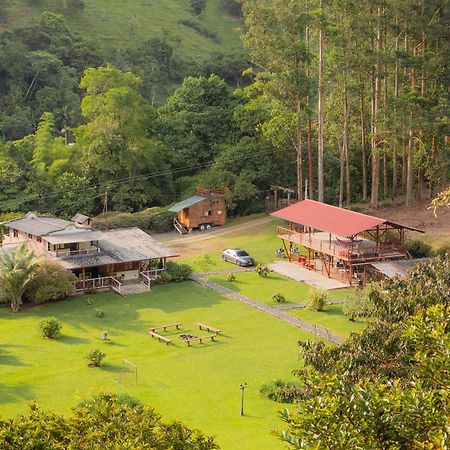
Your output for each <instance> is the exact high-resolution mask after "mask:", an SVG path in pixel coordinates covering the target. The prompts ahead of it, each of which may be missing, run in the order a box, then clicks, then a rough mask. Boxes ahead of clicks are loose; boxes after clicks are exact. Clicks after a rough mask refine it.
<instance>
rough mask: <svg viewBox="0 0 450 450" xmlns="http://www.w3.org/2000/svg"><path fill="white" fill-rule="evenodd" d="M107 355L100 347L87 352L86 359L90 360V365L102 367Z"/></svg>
mask: <svg viewBox="0 0 450 450" xmlns="http://www.w3.org/2000/svg"><path fill="white" fill-rule="evenodd" d="M105 357H106V353H105V352H102V351H101V350H99V349H98V348H96V349H94V350H91V351H89V352H88V353H87V354H86V359H87V360H88V361H89V364H88V366H89V367H100V366H101V365H102V364H103V360H104V359H105Z"/></svg>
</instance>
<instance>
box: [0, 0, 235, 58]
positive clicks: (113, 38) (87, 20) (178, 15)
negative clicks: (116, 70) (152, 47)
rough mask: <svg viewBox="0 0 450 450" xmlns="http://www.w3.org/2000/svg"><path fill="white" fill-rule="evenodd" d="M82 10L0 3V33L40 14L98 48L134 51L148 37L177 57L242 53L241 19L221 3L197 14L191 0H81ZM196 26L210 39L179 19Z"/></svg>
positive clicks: (37, 0) (56, 4)
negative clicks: (54, 16) (60, 19)
mask: <svg viewBox="0 0 450 450" xmlns="http://www.w3.org/2000/svg"><path fill="white" fill-rule="evenodd" d="M81 3H83V4H84V7H83V8H79V9H78V8H68V6H67V1H65V0H3V1H0V8H1V10H2V11H1V13H0V32H2V31H7V30H12V29H17V28H22V27H27V26H30V25H33V24H34V23H35V22H37V21H38V20H39V16H40V14H41V13H42V12H43V11H51V12H55V13H59V14H62V15H64V17H65V19H66V22H67V24H68V26H69V27H70V29H71V30H73V31H74V32H77V33H79V34H80V35H82V36H83V37H84V38H85V39H91V40H95V42H96V44H97V45H98V46H99V49H101V50H106V51H108V50H114V49H117V48H133V47H135V46H136V45H139V44H140V43H142V42H144V41H146V40H148V39H152V38H159V39H166V40H168V41H169V42H171V43H172V45H173V46H174V48H175V49H176V52H177V54H178V55H179V56H181V57H186V58H190V59H197V58H198V59H205V58H208V56H210V55H211V54H213V53H217V52H219V53H234V52H239V51H240V52H242V43H241V41H240V39H239V33H238V31H237V30H236V28H237V27H238V26H239V24H240V18H239V17H233V16H231V15H230V14H228V13H227V11H226V10H225V9H224V8H223V3H222V2H221V0H207V2H206V8H205V10H204V11H203V12H202V13H201V14H200V15H199V16H197V17H196V16H195V14H194V13H193V11H192V9H191V2H190V0H84V1H83V2H81ZM183 20H184V21H193V22H198V23H199V24H200V25H202V26H203V27H204V29H205V30H206V31H207V32H211V34H212V35H213V36H214V37H213V38H211V37H206V36H204V35H202V34H201V33H199V32H198V31H196V30H194V29H193V28H192V27H189V26H186V25H183V24H181V23H180V21H183Z"/></svg>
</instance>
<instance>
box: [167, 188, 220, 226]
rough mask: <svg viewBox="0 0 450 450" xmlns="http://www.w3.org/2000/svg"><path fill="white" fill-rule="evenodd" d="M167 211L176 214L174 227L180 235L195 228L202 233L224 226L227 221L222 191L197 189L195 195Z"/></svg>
mask: <svg viewBox="0 0 450 450" xmlns="http://www.w3.org/2000/svg"><path fill="white" fill-rule="evenodd" d="M169 211H172V212H175V213H177V217H176V218H175V219H174V226H175V229H176V230H177V231H178V232H179V233H180V234H185V233H189V232H191V231H192V230H193V229H195V228H197V229H199V230H200V231H204V230H209V229H210V228H211V227H213V226H217V225H224V224H225V222H226V221H227V211H226V204H225V192H224V191H223V190H222V189H198V190H197V195H193V196H192V197H189V198H187V199H185V200H183V201H181V202H179V203H176V204H175V205H173V206H172V207H171V208H169Z"/></svg>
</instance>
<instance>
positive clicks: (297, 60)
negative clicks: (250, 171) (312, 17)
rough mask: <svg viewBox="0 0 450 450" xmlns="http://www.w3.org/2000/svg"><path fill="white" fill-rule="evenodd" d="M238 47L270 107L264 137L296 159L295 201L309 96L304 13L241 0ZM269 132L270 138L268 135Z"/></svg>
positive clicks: (283, 3)
mask: <svg viewBox="0 0 450 450" xmlns="http://www.w3.org/2000/svg"><path fill="white" fill-rule="evenodd" d="M243 11H244V17H245V25H246V30H245V33H244V35H243V40H244V43H245V45H246V46H247V47H249V49H250V54H251V56H252V59H253V61H254V62H255V63H257V64H258V65H259V66H260V67H261V68H262V72H261V73H259V74H258V75H257V77H258V79H259V80H261V81H262V86H263V89H264V93H265V95H266V96H267V97H268V98H269V99H270V100H271V102H272V105H273V108H272V109H273V111H272V119H271V120H272V121H273V125H274V126H273V127H269V128H268V132H269V136H270V135H272V136H273V140H274V142H277V144H278V145H279V146H280V144H281V142H280V134H283V133H284V135H285V139H284V145H286V144H288V145H292V147H293V148H294V149H295V151H296V155H297V164H296V165H297V198H298V200H302V198H303V177H302V166H303V157H302V139H303V122H304V117H303V115H304V107H305V104H306V98H307V94H308V92H309V80H308V77H307V67H308V61H309V52H308V48H307V46H306V42H305V30H306V27H307V25H308V20H309V16H308V11H307V9H305V5H303V4H302V3H301V2H294V3H293V2H291V1H289V0H275V1H273V2H270V3H268V2H266V1H264V0H247V1H244V2H243ZM272 131H275V135H273V134H272Z"/></svg>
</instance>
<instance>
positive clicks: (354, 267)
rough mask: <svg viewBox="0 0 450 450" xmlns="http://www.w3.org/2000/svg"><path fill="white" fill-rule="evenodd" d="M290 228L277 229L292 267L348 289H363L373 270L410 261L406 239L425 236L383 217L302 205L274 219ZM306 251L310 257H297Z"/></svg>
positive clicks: (305, 202)
mask: <svg viewBox="0 0 450 450" xmlns="http://www.w3.org/2000/svg"><path fill="white" fill-rule="evenodd" d="M271 215H272V216H274V217H278V218H280V219H283V220H285V221H287V222H288V225H287V226H284V227H283V226H279V227H277V234H278V236H279V237H280V238H281V240H282V243H283V247H284V251H285V253H286V255H287V257H288V259H289V261H290V262H295V263H298V264H300V265H302V266H303V267H306V268H307V269H310V270H314V271H321V272H322V274H323V275H325V276H328V277H329V278H335V279H338V280H341V281H345V282H347V283H348V284H350V285H352V284H355V283H356V284H365V282H366V281H367V280H368V279H369V278H370V272H371V271H372V269H373V266H372V264H373V263H376V262H379V261H389V260H401V259H406V258H408V257H409V255H408V251H407V248H406V245H405V234H406V232H407V231H408V230H409V231H417V232H420V233H423V231H421V230H418V229H415V228H411V227H408V226H405V225H401V224H398V223H395V222H392V221H390V220H387V219H382V218H380V217H375V216H369V215H367V214H361V213H358V212H355V211H349V210H347V209H343V208H338V207H336V206H332V205H327V204H326V203H321V202H316V201H314V200H303V201H301V202H298V203H295V204H293V205H290V206H288V207H287V208H283V209H280V210H279V211H276V212H274V213H272V214H271ZM298 246H302V247H304V248H305V249H306V251H307V256H302V255H300V254H299V252H298V251H296V249H297V247H298Z"/></svg>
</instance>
